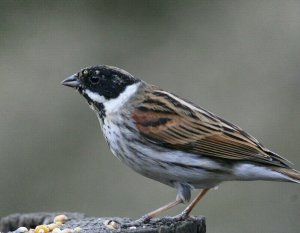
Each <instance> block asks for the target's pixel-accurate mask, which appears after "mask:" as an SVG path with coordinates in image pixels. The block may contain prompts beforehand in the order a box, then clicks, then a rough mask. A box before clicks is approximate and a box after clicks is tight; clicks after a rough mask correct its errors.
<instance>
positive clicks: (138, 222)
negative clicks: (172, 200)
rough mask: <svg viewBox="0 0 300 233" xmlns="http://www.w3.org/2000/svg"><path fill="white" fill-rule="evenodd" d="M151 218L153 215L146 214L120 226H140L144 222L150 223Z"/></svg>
mask: <svg viewBox="0 0 300 233" xmlns="http://www.w3.org/2000/svg"><path fill="white" fill-rule="evenodd" d="M150 219H151V217H149V216H148V215H144V216H143V217H141V218H139V219H137V220H134V221H131V222H129V223H123V224H122V225H121V227H120V228H129V227H139V226H141V225H143V224H146V223H149V222H150Z"/></svg>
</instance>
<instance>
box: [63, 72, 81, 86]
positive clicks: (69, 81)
mask: <svg viewBox="0 0 300 233" xmlns="http://www.w3.org/2000/svg"><path fill="white" fill-rule="evenodd" d="M61 84H62V85H65V86H68V87H73V88H78V87H79V86H80V81H79V80H78V78H77V75H76V74H73V75H71V76H70V77H68V78H66V79H65V80H63V81H62V82H61Z"/></svg>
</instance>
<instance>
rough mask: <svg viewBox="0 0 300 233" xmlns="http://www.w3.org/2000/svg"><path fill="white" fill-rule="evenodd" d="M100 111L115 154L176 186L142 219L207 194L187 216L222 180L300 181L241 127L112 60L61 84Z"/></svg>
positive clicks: (183, 215)
mask: <svg viewBox="0 0 300 233" xmlns="http://www.w3.org/2000/svg"><path fill="white" fill-rule="evenodd" d="M62 84H63V85H65V86H69V87H72V88H74V89H76V90H77V91H78V92H79V93H80V94H81V95H82V96H83V97H84V98H85V99H86V101H87V103H88V104H89V106H90V107H91V108H92V109H93V110H94V112H95V113H96V115H97V117H98V119H99V122H100V125H101V129H102V131H103V134H104V137H105V139H106V142H107V144H108V146H109V148H110V149H111V151H112V153H113V154H114V155H115V156H116V157H117V158H118V159H120V160H121V161H122V162H124V163H125V164H126V165H128V166H129V167H131V168H132V169H133V170H135V171H136V172H138V173H140V174H142V175H144V176H146V177H148V178H151V179H154V180H157V181H159V182H161V183H164V184H166V185H169V186H171V187H174V188H175V189H176V190H177V197H176V199H175V200H174V201H172V202H170V203H168V204H166V205H165V206H163V207H161V208H159V209H157V210H154V211H152V212H150V213H148V214H146V215H144V216H143V217H142V218H140V219H139V220H137V221H136V222H135V223H144V222H147V221H149V220H150V219H151V218H153V217H155V216H157V215H158V214H160V213H161V212H163V211H165V210H167V209H170V208H172V207H174V206H176V205H178V204H180V203H187V202H189V201H190V198H191V189H193V188H195V189H202V192H201V193H200V194H199V195H198V196H197V197H196V198H195V200H193V201H192V202H191V204H189V205H188V206H187V207H186V209H185V210H184V211H183V212H182V213H181V214H179V215H177V216H176V217H175V218H176V219H178V220H180V219H185V218H187V217H188V216H189V214H190V212H191V211H192V209H193V208H194V206H195V205H196V204H197V203H198V202H199V200H200V199H201V198H202V197H203V196H204V195H205V194H206V193H207V191H208V190H209V189H211V188H213V187H215V186H217V185H219V184H220V183H221V182H223V181H232V180H241V181H250V180H271V181H288V182H294V183H298V184H299V183H300V172H298V171H296V170H294V169H292V168H291V167H290V165H289V162H288V161H287V160H286V159H285V158H283V157H281V156H280V155H278V154H276V153H274V152H272V151H270V150H269V149H267V148H266V147H264V146H263V145H262V144H261V143H260V142H259V141H257V140H256V139H255V138H254V137H252V136H251V135H249V134H248V133H246V132H245V131H243V130H242V129H241V128H240V127H238V126H236V125H234V124H232V123H230V122H228V121H225V120H223V119H222V118H220V117H218V116H216V115H214V114H213V113H211V112H209V111H207V110H205V109H203V108H201V107H199V106H197V105H195V104H193V103H192V102H190V101H187V100H185V99H182V98H181V97H179V96H177V95H175V94H172V93H170V92H167V91H164V90H162V89H161V88H159V87H157V86H154V85H150V84H148V83H146V82H144V81H142V80H140V79H137V78H135V77H134V76H133V75H131V74H130V73H128V72H126V71H124V70H122V69H119V68H116V67H112V66H106V65H99V66H93V67H89V68H85V69H82V70H81V71H80V72H79V73H77V74H74V75H72V76H70V77H69V78H67V79H65V80H64V81H63V82H62Z"/></svg>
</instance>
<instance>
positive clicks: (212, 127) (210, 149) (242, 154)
mask: <svg viewBox="0 0 300 233" xmlns="http://www.w3.org/2000/svg"><path fill="white" fill-rule="evenodd" d="M146 96H147V99H146V100H143V101H142V102H140V103H139V104H138V106H137V107H136V109H135V110H134V111H133V113H132V117H133V119H134V121H135V124H136V127H137V129H138V130H139V132H140V134H141V135H143V137H144V138H146V140H148V141H150V142H152V143H155V144H157V145H163V146H165V147H167V148H170V149H174V150H182V151H185V152H189V153H194V154H198V155H201V156H211V157H214V158H222V159H228V160H234V161H237V160H247V161H252V162H258V163H264V164H270V165H275V166H279V167H289V165H288V164H287V162H288V161H287V160H285V159H284V158H282V157H280V156H279V155H277V154H275V153H273V152H271V151H270V150H268V149H267V148H265V147H264V146H263V145H262V144H261V143H259V142H258V141H257V140H256V139H255V138H254V137H252V136H251V135H249V134H247V133H246V132H245V131H243V130H242V129H241V128H239V127H237V126H235V125H233V124H231V123H229V122H227V121H225V120H223V119H221V118H220V117H217V116H216V115H214V114H212V113H210V112H208V111H206V110H204V109H202V108H200V107H197V106H195V105H194V104H192V103H191V102H188V101H185V100H183V99H181V98H180V97H177V96H176V95H173V94H171V93H169V92H166V91H163V90H154V91H150V92H148V93H147V95H146Z"/></svg>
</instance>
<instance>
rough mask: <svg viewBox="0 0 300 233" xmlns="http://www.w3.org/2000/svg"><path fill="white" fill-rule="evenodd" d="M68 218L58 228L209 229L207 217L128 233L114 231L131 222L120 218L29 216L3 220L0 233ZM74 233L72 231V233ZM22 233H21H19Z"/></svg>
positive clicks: (100, 232)
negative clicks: (55, 219) (55, 218)
mask: <svg viewBox="0 0 300 233" xmlns="http://www.w3.org/2000/svg"><path fill="white" fill-rule="evenodd" d="M60 214H65V215H66V216H67V217H68V219H69V220H68V221H67V222H66V223H64V224H63V225H61V226H59V228H60V229H61V230H63V229H66V228H69V229H77V230H78V232H79V233H108V232H124V233H129V232H131V233H175V232H176V233H205V232H206V225H205V218H204V217H191V218H189V219H187V220H184V221H177V222H176V221H174V220H170V219H164V218H162V219H155V220H154V221H150V223H148V224H144V225H142V226H139V227H131V228H127V229H123V228H122V229H118V228H117V229H116V230H114V229H113V227H114V226H116V225H118V224H122V223H128V222H129V221H130V219H129V218H119V217H101V218H96V217H85V215H84V214H81V213H67V212H59V213H44V212H42V213H28V214H12V215H9V216H7V217H4V218H1V219H0V232H3V233H4V232H18V231H16V230H17V229H18V228H19V227H26V228H27V229H30V228H33V229H34V228H35V227H36V226H38V225H47V224H51V223H53V219H54V217H55V216H57V215H60ZM70 232H71V231H70ZM74 232H75V231H74ZM18 233H20V231H19V232H18Z"/></svg>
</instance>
